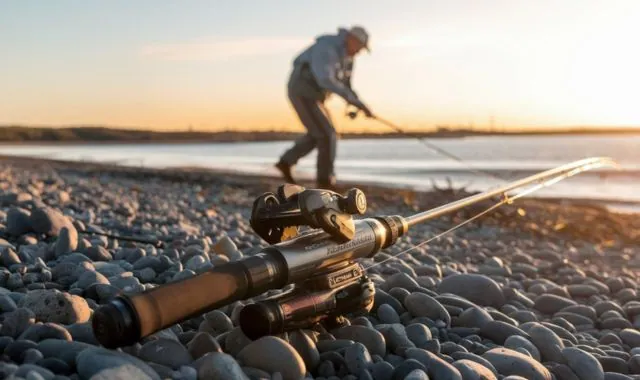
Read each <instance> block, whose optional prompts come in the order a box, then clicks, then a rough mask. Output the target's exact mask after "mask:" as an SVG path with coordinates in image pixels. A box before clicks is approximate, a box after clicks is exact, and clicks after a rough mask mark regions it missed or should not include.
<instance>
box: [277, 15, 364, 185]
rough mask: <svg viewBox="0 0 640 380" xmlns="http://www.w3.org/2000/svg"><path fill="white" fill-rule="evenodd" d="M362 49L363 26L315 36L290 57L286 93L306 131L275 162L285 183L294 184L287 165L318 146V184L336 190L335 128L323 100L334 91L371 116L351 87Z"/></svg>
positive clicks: (290, 166)
mask: <svg viewBox="0 0 640 380" xmlns="http://www.w3.org/2000/svg"><path fill="white" fill-rule="evenodd" d="M362 49H366V50H367V51H369V35H368V33H367V31H366V30H365V29H364V28H362V27H360V26H354V27H352V28H351V29H349V30H347V29H344V28H340V29H338V34H337V35H323V36H320V37H319V38H317V39H316V41H315V43H314V44H313V45H311V46H310V47H309V48H307V49H306V50H304V51H303V52H302V53H301V54H300V55H299V56H298V57H297V58H296V59H295V60H294V62H293V71H292V73H291V75H290V77H289V83H288V88H287V90H288V96H289V101H290V102H291V104H292V105H293V108H294V110H295V111H296V113H297V114H298V117H299V118H300V121H301V122H302V124H303V125H304V127H305V128H306V129H307V133H306V134H305V135H304V136H302V137H301V138H300V139H298V140H297V141H296V142H295V144H294V146H293V147H291V148H290V149H289V150H287V151H286V152H285V153H284V154H283V155H282V157H281V158H280V161H279V162H278V163H277V164H276V165H275V166H276V168H278V170H280V172H281V173H282V175H283V176H284V178H285V180H286V181H287V182H288V183H296V182H295V180H294V179H293V177H292V175H291V168H292V167H293V166H294V165H295V164H296V163H297V162H298V160H300V159H301V158H302V157H304V156H306V155H307V154H309V153H310V152H311V151H312V150H313V149H314V148H318V160H317V185H318V187H319V188H322V189H331V190H333V189H335V174H334V161H335V156H336V131H335V129H334V127H333V124H332V122H331V119H330V116H329V113H328V111H327V109H326V107H325V106H324V102H325V100H326V99H327V98H328V96H329V95H330V94H331V93H334V94H337V95H339V96H340V97H342V98H343V99H344V100H345V101H346V102H347V103H349V104H351V105H353V106H355V107H356V108H358V109H360V110H362V111H363V112H364V114H365V115H366V116H367V117H373V114H372V113H371V111H370V110H369V108H367V106H365V105H364V103H362V101H361V100H360V99H359V98H358V95H357V94H356V93H355V92H354V91H353V90H352V89H351V74H352V70H353V60H354V57H355V56H356V54H358V53H359V52H360V51H361V50H362Z"/></svg>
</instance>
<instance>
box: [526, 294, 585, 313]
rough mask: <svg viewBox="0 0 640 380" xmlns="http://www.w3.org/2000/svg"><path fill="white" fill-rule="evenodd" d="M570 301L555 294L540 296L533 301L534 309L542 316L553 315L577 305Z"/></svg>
mask: <svg viewBox="0 0 640 380" xmlns="http://www.w3.org/2000/svg"><path fill="white" fill-rule="evenodd" d="M577 304H578V303H577V302H576V301H574V300H572V299H569V298H565V297H561V296H558V295H555V294H542V295H540V296H538V297H536V299H535V300H534V306H533V307H534V308H535V309H536V310H538V311H539V312H541V313H543V314H548V315H553V314H555V313H557V312H559V311H560V310H562V309H564V308H565V307H568V306H573V305H577Z"/></svg>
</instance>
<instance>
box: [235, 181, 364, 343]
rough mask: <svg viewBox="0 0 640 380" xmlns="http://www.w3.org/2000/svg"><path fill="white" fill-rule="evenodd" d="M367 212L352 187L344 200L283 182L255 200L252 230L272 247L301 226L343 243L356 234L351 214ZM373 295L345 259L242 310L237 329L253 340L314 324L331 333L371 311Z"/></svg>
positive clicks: (361, 196)
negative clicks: (351, 318)
mask: <svg viewBox="0 0 640 380" xmlns="http://www.w3.org/2000/svg"><path fill="white" fill-rule="evenodd" d="M366 209H367V200H366V197H365V195H364V193H363V192H362V191H361V190H359V189H356V188H354V189H351V190H349V191H348V192H347V194H346V195H344V196H343V195H340V194H338V193H336V192H333V191H330V190H321V189H305V188H304V187H302V186H298V185H292V184H285V185H283V186H280V187H278V190H277V191H276V193H265V194H263V195H262V196H260V197H258V198H257V199H256V200H255V202H254V204H253V211H252V213H251V227H252V228H253V229H254V231H255V232H256V233H257V234H259V235H260V236H261V237H262V238H263V239H264V240H266V241H267V242H269V243H270V244H277V243H280V242H282V241H285V240H289V239H292V238H294V237H296V236H298V234H299V228H300V227H301V226H309V227H311V228H319V229H321V230H323V231H325V232H326V233H328V234H329V235H330V238H331V239H333V240H335V241H336V242H337V243H338V244H343V243H347V242H349V241H350V240H351V239H353V237H354V235H355V224H354V221H353V215H357V214H359V215H362V214H364V213H365V211H366ZM300 254H301V255H303V254H304V252H301V253H300ZM374 295H375V288H374V284H373V282H372V281H371V280H369V278H367V276H366V275H365V271H364V269H363V268H362V266H361V265H360V264H357V263H353V262H350V261H344V262H340V263H338V264H336V265H334V266H332V267H330V268H329V269H327V270H325V271H322V272H320V273H317V274H314V275H313V276H312V277H311V278H307V279H305V280H304V281H301V282H299V283H296V284H294V286H293V287H292V289H291V290H290V291H289V292H287V293H284V294H279V295H276V296H274V297H270V298H267V299H264V300H261V301H259V302H256V303H251V304H249V305H247V306H245V307H244V308H243V309H242V310H241V311H240V315H239V322H240V328H241V329H242V331H243V333H244V334H245V335H246V336H247V337H248V338H250V339H253V340H255V339H258V338H260V337H262V336H265V335H272V334H280V333H283V332H285V331H291V330H296V329H301V328H311V327H313V326H316V325H318V324H322V325H324V326H325V327H326V328H328V329H332V328H335V327H339V326H341V325H343V324H344V322H345V320H344V316H345V315H350V314H354V313H359V312H368V311H370V310H371V308H372V307H373V300H374Z"/></svg>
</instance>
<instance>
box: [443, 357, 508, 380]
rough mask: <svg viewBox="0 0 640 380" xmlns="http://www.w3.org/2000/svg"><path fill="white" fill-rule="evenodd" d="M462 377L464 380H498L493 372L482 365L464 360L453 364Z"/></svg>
mask: <svg viewBox="0 0 640 380" xmlns="http://www.w3.org/2000/svg"><path fill="white" fill-rule="evenodd" d="M452 365H453V366H454V367H455V368H456V369H457V370H458V371H459V372H460V375H461V376H462V379H463V380H497V379H498V378H497V377H496V375H495V374H494V373H493V372H491V370H490V369H488V368H487V367H485V366H483V365H482V364H480V363H478V362H475V361H471V360H469V359H462V360H457V361H455V362H453V364H452Z"/></svg>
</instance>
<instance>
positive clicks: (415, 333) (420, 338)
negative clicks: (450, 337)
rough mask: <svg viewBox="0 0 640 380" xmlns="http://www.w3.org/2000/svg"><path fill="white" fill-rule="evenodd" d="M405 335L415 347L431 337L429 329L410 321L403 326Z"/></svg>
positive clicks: (423, 343)
mask: <svg viewBox="0 0 640 380" xmlns="http://www.w3.org/2000/svg"><path fill="white" fill-rule="evenodd" d="M405 332H406V333H407V337H408V338H409V340H410V341H411V342H413V344H415V345H416V347H422V346H423V345H425V344H427V343H428V342H429V341H430V340H432V339H433V336H432V334H431V330H429V329H428V328H427V327H426V326H425V325H423V324H421V323H412V324H410V325H408V326H406V327H405Z"/></svg>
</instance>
